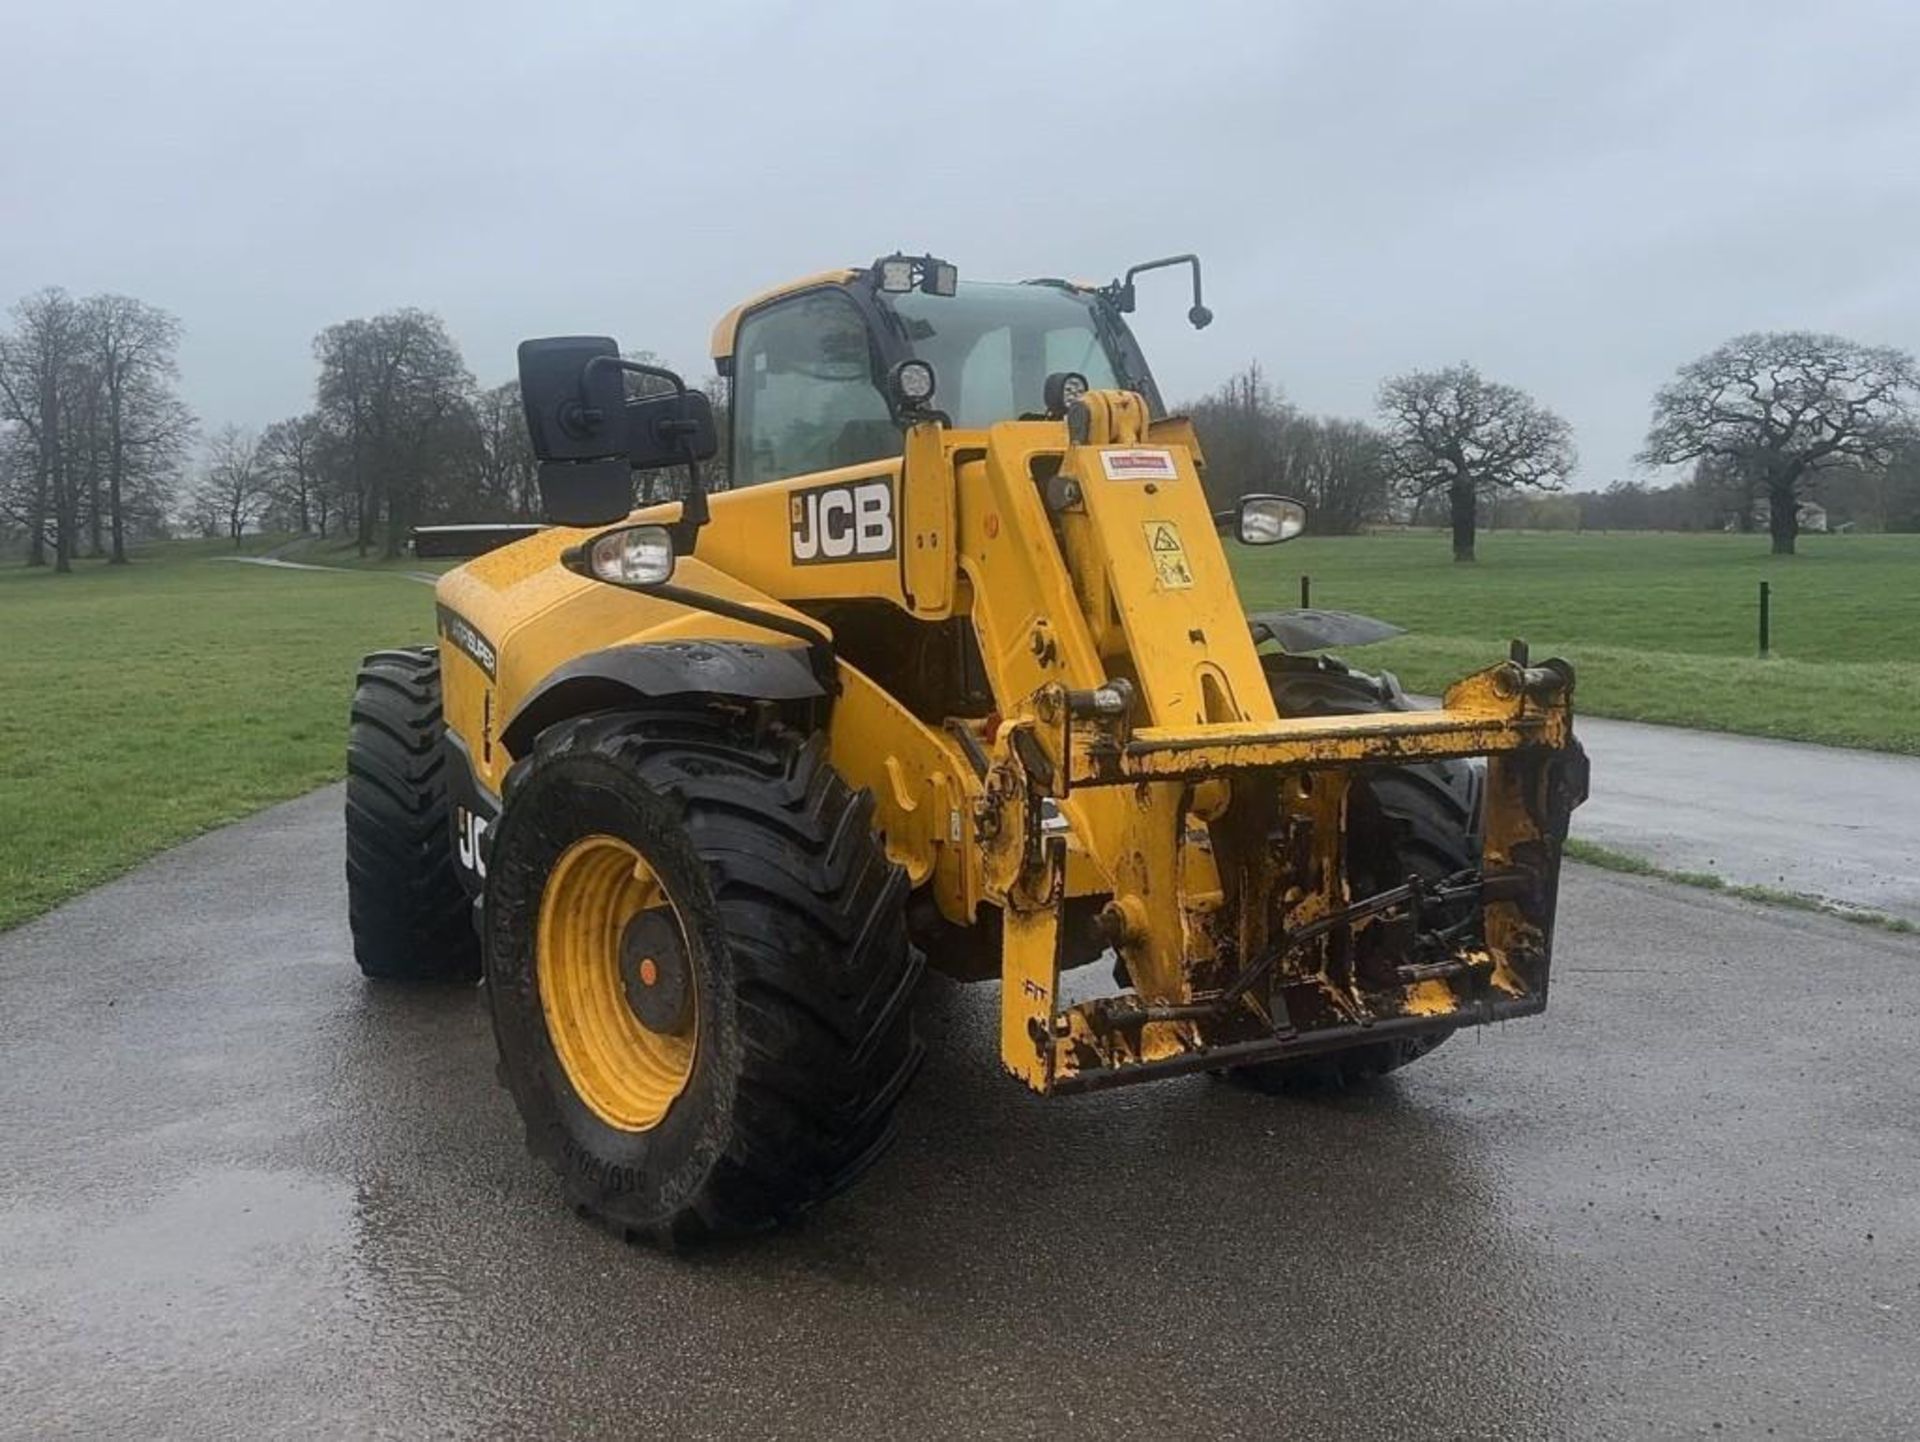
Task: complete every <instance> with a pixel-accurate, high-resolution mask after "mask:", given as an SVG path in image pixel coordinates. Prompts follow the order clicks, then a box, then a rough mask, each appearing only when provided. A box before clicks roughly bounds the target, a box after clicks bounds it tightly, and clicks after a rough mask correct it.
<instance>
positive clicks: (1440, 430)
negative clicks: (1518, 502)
mask: <svg viewBox="0 0 1920 1442" xmlns="http://www.w3.org/2000/svg"><path fill="white" fill-rule="evenodd" d="M1380 410H1381V413H1382V414H1383V415H1384V416H1385V417H1386V420H1387V439H1388V444H1389V447H1390V452H1389V454H1390V458H1391V465H1392V471H1393V476H1394V479H1395V481H1396V483H1397V484H1398V485H1399V487H1400V489H1401V490H1402V492H1403V493H1404V494H1406V495H1408V496H1411V497H1413V498H1415V500H1416V501H1417V500H1419V499H1421V498H1424V497H1426V496H1429V495H1432V494H1435V493H1444V494H1445V496H1446V498H1447V507H1448V512H1449V515H1450V517H1451V520H1452V524H1453V559H1454V560H1456V561H1471V560H1472V559H1473V558H1474V554H1473V537H1474V526H1475V509H1476V505H1477V502H1478V501H1479V499H1480V497H1482V496H1485V495H1492V494H1495V493H1497V492H1499V491H1503V490H1514V489H1516V488H1519V487H1528V488H1531V489H1536V490H1545V491H1557V490H1559V489H1561V488H1562V487H1563V486H1565V485H1566V483H1567V477H1568V476H1569V475H1571V474H1572V472H1573V468H1574V465H1575V464H1576V461H1575V454H1574V448H1573V428H1572V427H1571V426H1569V425H1568V424H1567V423H1566V422H1565V421H1564V420H1562V419H1561V418H1560V417H1559V416H1557V415H1555V414H1554V413H1553V412H1552V411H1550V410H1548V409H1547V408H1546V407H1545V406H1543V405H1541V404H1540V403H1539V402H1538V401H1536V400H1534V399H1533V398H1532V397H1531V396H1529V395H1528V394H1527V393H1526V392H1525V391H1523V390H1520V389H1519V388H1518V387H1515V386H1509V385H1501V384H1500V383H1498V382H1496V381H1489V380H1483V379H1482V378H1481V375H1480V372H1478V371H1477V370H1475V369H1474V368H1473V367H1472V366H1470V365H1467V364H1465V363H1464V362H1463V363H1462V364H1460V365H1457V366H1448V367H1447V368H1446V369H1445V370H1437V371H1410V372H1408V373H1407V374H1406V375H1401V376H1395V377H1394V378H1393V379H1392V380H1389V381H1387V382H1386V383H1385V384H1384V385H1382V386H1381V387H1380Z"/></svg>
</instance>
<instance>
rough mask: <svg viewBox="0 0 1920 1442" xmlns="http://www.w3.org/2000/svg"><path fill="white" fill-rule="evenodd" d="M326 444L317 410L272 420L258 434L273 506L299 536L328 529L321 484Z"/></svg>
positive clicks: (325, 503) (324, 495)
mask: <svg viewBox="0 0 1920 1442" xmlns="http://www.w3.org/2000/svg"><path fill="white" fill-rule="evenodd" d="M326 441H327V436H326V423H325V422H324V421H323V420H321V418H320V414H319V412H317V411H308V412H307V413H306V414H305V415H303V416H292V417H289V418H288V419H286V420H284V421H275V422H274V423H273V424H272V425H270V426H268V427H267V428H266V430H264V431H262V432H261V433H260V459H261V463H262V465H264V466H265V467H266V471H267V476H268V479H269V482H270V484H271V486H272V488H273V499H274V504H275V505H276V506H277V507H278V508H279V509H280V510H282V511H284V512H285V513H286V519H287V521H288V523H289V524H290V525H291V526H292V527H293V529H294V530H296V531H298V532H299V533H300V534H301V535H305V534H307V533H308V532H309V531H312V530H316V529H317V530H319V531H320V532H321V533H322V534H323V535H324V534H325V532H326V529H327V527H326V506H327V500H326V493H325V488H324V487H323V486H322V485H321V463H322V452H323V451H324V449H325V447H326ZM316 518H317V521H318V524H317V525H316V524H315V522H316Z"/></svg>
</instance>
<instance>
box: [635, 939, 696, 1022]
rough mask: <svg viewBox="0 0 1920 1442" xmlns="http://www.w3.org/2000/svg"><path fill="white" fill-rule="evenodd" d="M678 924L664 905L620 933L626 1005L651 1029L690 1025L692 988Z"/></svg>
mask: <svg viewBox="0 0 1920 1442" xmlns="http://www.w3.org/2000/svg"><path fill="white" fill-rule="evenodd" d="M689 980H690V978H689V977H688V975H687V958H686V953H685V951H684V950H683V949H682V948H681V945H680V928H679V927H678V926H676V925H675V924H674V921H673V917H672V916H671V915H670V914H669V913H668V912H667V911H666V910H664V909H656V910H653V911H643V912H641V913H640V914H639V915H638V916H636V917H634V918H633V920H631V921H629V922H628V923H627V925H626V929H625V930H624V931H622V932H621V933H620V984H621V986H622V987H623V988H624V989H625V991H626V996H627V1006H628V1008H629V1009H630V1010H631V1011H632V1012H633V1014H634V1015H635V1016H636V1017H638V1018H639V1019H640V1025H642V1026H644V1027H646V1028H647V1029H648V1030H649V1031H657V1032H679V1031H684V1030H685V1029H686V1024H687V1021H688V1016H687V1011H688V1003H689V1002H690V1001H691V1000H692V988H691V987H689V986H688V985H687V983H688V981H689Z"/></svg>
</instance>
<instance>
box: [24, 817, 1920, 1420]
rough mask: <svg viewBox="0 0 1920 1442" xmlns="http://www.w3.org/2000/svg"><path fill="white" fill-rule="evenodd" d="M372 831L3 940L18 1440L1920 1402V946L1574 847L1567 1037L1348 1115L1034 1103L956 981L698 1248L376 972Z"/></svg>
mask: <svg viewBox="0 0 1920 1442" xmlns="http://www.w3.org/2000/svg"><path fill="white" fill-rule="evenodd" d="M337 808H338V793H337V792H326V793H322V794H320V795H319V796H317V797H312V798H308V799H306V800H303V801H299V802H295V803H292V804H290V805H288V806H284V807H280V808H278V809H276V810H274V811H272V812H269V813H267V814H266V815H264V816H262V817H260V818H258V819H256V820H255V821H252V822H249V823H246V824H245V825H243V826H240V827H236V828H232V829H230V830H228V831H226V832H222V833H218V834H216V835H213V836H210V837H206V838H203V839H201V840H200V841H197V842H194V843H192V844H190V845H189V846H187V847H183V848H181V849H180V850H179V851H176V852H173V853H171V854H169V855H168V856H165V857H163V858H161V859H160V860H159V861H157V862H155V863H154V864H152V865H151V866H149V867H147V868H145V869H143V870H142V871H140V872H139V873H136V874H135V875H134V876H131V877H129V878H127V879H126V880H124V881H122V882H119V883H116V884H114V885H113V886H110V887H107V888H105V889H104V890H102V891H100V892H98V893H95V894H94V895H92V896H89V897H86V898H83V899H81V900H80V901H78V902H76V903H74V904H73V905H71V906H69V907H67V908H65V909H63V910H62V911H60V912H57V913H55V914H54V915H53V916H51V917H48V918H46V919H44V920H42V921H40V922H38V923H35V924H33V925H30V926H27V927H24V928H22V929H20V930H19V931H16V932H14V933H11V934H9V935H7V936H4V937H0V1008H3V1009H4V1015H5V1017H6V1051H5V1060H4V1062H3V1063H0V1135H4V1137H5V1138H6V1142H7V1145H6V1153H7V1158H8V1162H9V1165H8V1167H7V1168H6V1170H5V1173H4V1175H3V1176H0V1396H3V1397H5V1398H6V1399H7V1403H6V1406H5V1408H4V1409H0V1434H4V1435H7V1436H22V1437H27V1436H34V1437H38V1436H45V1435H49V1434H50V1433H53V1432H57V1431H69V1432H82V1433H111V1434H114V1435H169V1436H171V1435H184V1434H188V1433H207V1432H211V1433H215V1434H228V1435H249V1436H253V1435H263V1434H266V1433H269V1432H278V1433H282V1434H286V1433H293V1434H358V1435H366V1434H376V1433H389V1434H399V1435H406V1436H417V1435H422V1434H427V1433H435V1434H446V1435H455V1436H466V1435H482V1434H512V1433H530V1432H536V1431H541V1432H556V1431H565V1432H567V1433H569V1434H571V1435H576V1436H582V1435H608V1436H633V1435H647V1434H649V1433H652V1432H656V1431H657V1432H662V1433H673V1434H679V1435H687V1436H740V1435H749V1436H756V1435H820V1434H823V1433H829V1432H831V1433H835V1434H839V1435H847V1436H875V1437H897V1436H900V1435H903V1434H905V1433H906V1432H908V1431H909V1430H910V1429H911V1430H913V1431H918V1432H922V1433H924V1434H926V1435H934V1436H945V1435H969V1434H979V1435H994V1436H1029V1435H1032V1436H1037V1435H1042V1434H1046V1435H1049V1436H1055V1437H1061V1436H1067V1437H1071V1436H1082V1435H1101V1436H1134V1435H1140V1436H1146V1435H1161V1436H1165V1435H1208V1436H1221V1437H1226V1436H1233V1437H1248V1438H1264V1437H1272V1436H1276V1435H1287V1434H1294V1433H1297V1434H1299V1435H1308V1436H1337V1437H1375V1436H1378V1437H1429V1436H1465V1435H1471V1436H1484V1437H1516V1438H1539V1437H1549V1436H1570V1437H1586V1436H1596V1435H1617V1434H1622V1433H1633V1434H1637V1435H1649V1434H1651V1435H1691V1434H1694V1433H1701V1434H1707V1435H1712V1434H1713V1433H1714V1429H1715V1427H1716V1425H1717V1426H1718V1428H1719V1429H1720V1431H1719V1433H1718V1435H1722V1436H1752V1435H1765V1433H1766V1432H1767V1430H1768V1429H1769V1428H1772V1429H1774V1430H1775V1431H1776V1432H1777V1434H1778V1435H1780V1436H1783V1437H1849V1438H1869V1437H1883V1436H1884V1437H1902V1436H1912V1435H1915V1433H1916V1430H1920V1383H1917V1382H1916V1379H1915V1373H1914V1366H1915V1362H1914V1359H1915V1358H1916V1357H1917V1356H1920V1131H1917V1130H1916V1127H1917V1123H1916V1112H1917V1109H1916V1106H1915V1101H1916V1092H1917V1091H1920V1083H1917V1082H1916V1081H1915V1080H1914V1078H1913V1075H1912V1070H1913V1069H1912V1067H1911V1066H1910V1065H1909V1064H1908V1063H1909V1062H1910V1060H1911V1058H1912V1056H1913V1055H1914V1046H1913V1035H1914V1022H1913V1018H1914V1015H1915V1013H1916V1011H1920V945H1916V944H1915V943H1914V941H1913V940H1912V939H1909V938H1899V937H1887V936H1883V935H1881V934H1878V933H1874V932H1871V931H1865V930H1862V929H1859V928H1852V927H1848V926H1846V925H1844V924H1842V923H1838V922H1833V921H1828V920H1825V919H1822V918H1808V917H1800V916H1796V915H1792V914H1787V913H1774V912H1768V911H1761V910H1755V909H1752V908H1748V907H1745V906H1743V905H1741V904H1739V903H1735V902H1729V901H1726V900H1725V899H1723V898H1718V897H1713V896H1706V895H1702V894H1700V893H1697V892H1692V891H1685V890H1679V889H1672V888H1666V887H1663V886H1659V885H1653V884H1648V883H1644V882H1640V881H1636V880H1632V879H1626V878H1617V877H1613V876H1608V875H1604V874H1599V873H1593V872H1588V871H1583V870H1575V871H1573V872H1572V873H1571V874H1570V879H1569V883H1568V897H1567V903H1566V908H1565V920H1564V923H1563V937H1562V940H1561V943H1560V945H1561V965H1560V969H1559V971H1558V973H1557V980H1556V990H1555V998H1554V1003H1553V1009H1552V1011H1551V1012H1550V1014H1549V1015H1548V1016H1547V1017H1546V1018H1544V1019H1541V1020H1538V1021H1529V1022H1524V1023H1516V1024H1513V1025H1511V1026H1508V1027H1505V1028H1503V1029H1501V1030H1499V1031H1490V1032H1486V1033H1474V1034H1467V1035H1464V1036H1461V1037H1458V1038H1456V1039H1455V1040H1454V1041H1453V1042H1451V1043H1450V1044H1449V1045H1448V1046H1446V1047H1445V1048H1443V1049H1442V1050H1441V1051H1440V1052H1438V1053H1436V1054H1435V1055H1434V1056H1433V1057H1432V1058H1430V1059H1428V1060H1427V1061H1425V1062H1423V1063H1421V1064H1420V1065H1419V1066H1417V1067H1416V1068H1414V1069H1413V1070H1411V1071H1409V1072H1408V1073H1406V1074H1405V1077H1404V1079H1403V1080H1401V1081H1398V1082H1395V1083H1392V1084H1387V1085H1383V1086H1381V1087H1379V1088H1378V1089H1377V1090H1375V1091H1372V1092H1370V1093H1367V1094H1364V1095H1357V1096H1349V1097H1344V1098H1329V1099H1320V1100H1309V1101H1279V1100H1274V1099H1270V1098H1265V1097H1261V1096H1257V1095H1254V1094H1251V1093H1246V1092H1242V1091H1240V1090H1238V1089H1236V1088H1233V1087H1231V1086H1226V1085H1222V1084H1219V1083H1216V1082H1212V1081H1209V1080H1208V1079H1205V1078H1196V1079H1190V1080H1185V1081H1180V1082H1173V1083H1167V1084H1163V1085H1160V1086H1157V1087H1150V1088H1144V1089H1140V1090H1137V1091H1134V1092H1130V1093H1129V1092H1120V1093H1114V1094H1109V1095H1105V1096H1101V1097H1094V1098H1086V1099H1080V1100H1074V1101H1062V1102H1053V1103H1046V1102H1041V1101H1038V1100H1036V1099H1033V1098H1030V1097H1028V1096H1027V1095H1026V1094H1025V1093H1023V1092H1022V1091H1020V1090H1019V1089H1018V1088H1017V1087H1015V1086H1014V1085H1013V1084H1012V1083H1010V1082H1007V1081H1004V1080H1002V1078H1001V1077H1000V1076H999V1074H998V1072H997V1067H996V1065H995V1062H994V1057H993V1054H992V1037H993V1033H992V1026H991V1011H992V1006H993V995H992V993H991V991H989V990H979V989H975V990H970V991H969V990H961V989H959V988H953V987H949V986H946V985H944V984H936V985H935V986H934V987H933V988H932V989H931V990H930V992H929V994H928V996H927V998H926V1004H925V1007H924V1025H925V1027H926V1029H927V1031H928V1032H929V1033H930V1034H931V1036H932V1039H933V1041H934V1046H933V1057H932V1059H931V1061H930V1063H929V1066H928V1069H927V1071H926V1072H925V1073H923V1075H922V1078H921V1081H920V1084H919V1086H918V1087H917V1089H916V1090H915V1092H914V1093H913V1095H912V1096H911V1098H910V1099H909V1101H908V1103H907V1105H906V1107H905V1108H904V1111H903V1116H902V1135H901V1140H900V1143H899V1145H898V1146H897V1147H896V1148H895V1150H894V1152H893V1153H892V1154H891V1155H890V1157H889V1158H888V1159H887V1160H886V1161H885V1162H884V1163H883V1164H882V1165H881V1166H880V1167H879V1168H878V1169H877V1170H876V1171H875V1172H874V1173H872V1174H871V1175H870V1177H869V1178H868V1179H867V1181H866V1182H865V1183H864V1184H863V1185H862V1186H861V1187H860V1188H859V1189H857V1190H856V1191H855V1192H854V1193H853V1194H851V1195H850V1196H848V1197H846V1198H844V1199H842V1200H841V1201H839V1202H838V1203H836V1204H834V1205H832V1206H831V1207H830V1208H828V1209H827V1210H826V1211H824V1212H823V1213H821V1214H820V1215H819V1216H818V1217H817V1218H816V1219H814V1221H813V1222H811V1223H810V1224H809V1225H808V1226H806V1227H804V1228H802V1229H800V1230H797V1231H795V1232H792V1233H788V1234H784V1235H780V1236H776V1237H772V1238H768V1239H765V1240H763V1241H760V1242H757V1243H752V1244H747V1245H743V1246H740V1247H735V1248H731V1249H728V1250H726V1251H721V1252H711V1253H705V1254H701V1255H698V1256H696V1257H693V1258H691V1259H675V1258H671V1257H664V1256H660V1255H656V1254H653V1253H650V1252H646V1251H637V1250H632V1249H629V1248H626V1247H623V1246H621V1245H619V1244H618V1243H616V1242H614V1241H612V1240H611V1239H609V1238H608V1237H606V1236H605V1235H603V1234H602V1233H601V1232H599V1231H598V1230H595V1229H593V1228H591V1227H589V1226H587V1225H585V1224H583V1223H581V1222H579V1221H577V1220H575V1219H574V1218H573V1217H572V1216H570V1215H569V1214H568V1213H566V1212H565V1211H564V1210H563V1209H562V1208H561V1207H560V1206H559V1204H558V1202H557V1200H556V1193H555V1190H554V1188H553V1187H552V1186H551V1185H550V1184H549V1182H548V1179H547V1176H546V1174H545V1173H544V1171H543V1170H541V1169H540V1168H539V1167H538V1166H537V1165H536V1164H535V1163H533V1162H532V1161H531V1160H530V1159H528V1158H527V1157H526V1155H525V1154H524V1152H523V1150H522V1148H521V1144H520V1139H519V1135H518V1124H517V1122H516V1120H515V1118H514V1116H513V1113H512V1109H511V1106H510V1104H509V1103H508V1101H507V1098H506V1096H505V1094H504V1093H503V1092H501V1091H500V1090H499V1089H498V1088H497V1087H496V1086H495V1085H494V1082H493V1075H492V1073H493V1061H492V1041H491V1037H490V1036H489V1034H488V1029H487V1021H486V1015H485V1007H484V1001H483V998H482V997H481V996H480V995H478V994H477V993H472V992H467V993H444V992H441V993H434V992H428V993H408V992H390V991H380V990H373V989H369V988H367V987H365V986H364V985H362V984H361V982H360V981H359V979H358V976H357V974H356V973H355V972H354V971H353V970H352V968H351V964H350V962H349V961H348V960H347V955H346V936H345V922H344V906H343V898H342V888H341V885H340V882H339V880H338V877H339V871H340V858H339V840H338V826H337Z"/></svg>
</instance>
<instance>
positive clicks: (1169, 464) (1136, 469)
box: [1100, 450, 1180, 481]
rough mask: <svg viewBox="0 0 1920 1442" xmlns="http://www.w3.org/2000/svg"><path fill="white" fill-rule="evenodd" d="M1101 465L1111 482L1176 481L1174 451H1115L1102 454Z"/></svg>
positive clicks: (1178, 475)
mask: <svg viewBox="0 0 1920 1442" xmlns="http://www.w3.org/2000/svg"><path fill="white" fill-rule="evenodd" d="M1100 464H1101V466H1102V467H1104V468H1105V470H1106V473H1107V479H1108V480H1110V481H1174V480H1178V479H1179V478H1180V473H1179V472H1178V471H1176V470H1175V469H1174V468H1173V452H1172V451H1148V450H1126V451H1121V450H1113V451H1102V452H1100Z"/></svg>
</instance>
